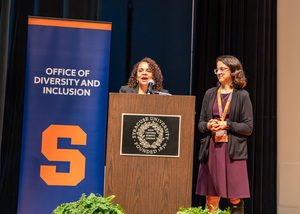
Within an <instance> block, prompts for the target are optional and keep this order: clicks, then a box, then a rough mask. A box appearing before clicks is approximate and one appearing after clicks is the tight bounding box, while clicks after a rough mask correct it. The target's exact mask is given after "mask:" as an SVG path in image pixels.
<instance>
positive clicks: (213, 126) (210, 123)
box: [207, 119, 219, 132]
mask: <svg viewBox="0 0 300 214" xmlns="http://www.w3.org/2000/svg"><path fill="white" fill-rule="evenodd" d="M218 127H219V124H218V121H217V120H214V119H211V120H209V121H208V123H207V128H208V129H209V130H211V131H212V132H216V131H217V130H218Z"/></svg>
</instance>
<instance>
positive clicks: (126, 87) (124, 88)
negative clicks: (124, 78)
mask: <svg viewBox="0 0 300 214" xmlns="http://www.w3.org/2000/svg"><path fill="white" fill-rule="evenodd" d="M160 92H164V93H169V91H168V90H165V89H162V90H161V91H160ZM119 93H129V94H138V93H139V85H137V86H136V87H135V88H134V89H133V90H132V88H131V87H130V86H129V85H123V86H122V87H121V88H120V90H119Z"/></svg>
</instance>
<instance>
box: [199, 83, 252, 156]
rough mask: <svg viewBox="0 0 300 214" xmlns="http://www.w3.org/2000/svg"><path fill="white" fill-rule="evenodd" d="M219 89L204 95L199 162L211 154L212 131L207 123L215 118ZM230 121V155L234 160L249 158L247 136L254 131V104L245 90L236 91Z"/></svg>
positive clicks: (200, 125)
mask: <svg viewBox="0 0 300 214" xmlns="http://www.w3.org/2000/svg"><path fill="white" fill-rule="evenodd" d="M217 91H218V87H214V88H211V89H208V90H207V91H206V93H205V95H204V98H203V102H202V107H201V113H200V119H199V124H198V129H199V131H200V132H202V133H204V134H205V136H204V138H202V139H201V142H200V152H199V160H201V161H205V160H206V159H207V157H208V153H209V142H210V136H211V131H210V130H209V129H208V128H207V123H208V121H209V120H210V119H212V118H213V105H214V102H215V99H216V96H217ZM229 120H230V121H231V124H232V125H231V127H230V128H229V130H228V132H227V133H228V154H229V156H230V157H231V159H233V160H242V159H247V158H248V150H247V136H249V135H251V133H252V130H253V113H252V103H251V100H250V97H249V93H248V92H247V91H246V90H244V89H234V90H233V94H232V100H231V104H230V111H229Z"/></svg>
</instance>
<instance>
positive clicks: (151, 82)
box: [146, 79, 154, 94]
mask: <svg viewBox="0 0 300 214" xmlns="http://www.w3.org/2000/svg"><path fill="white" fill-rule="evenodd" d="M153 86H154V80H153V79H150V80H148V88H147V93H146V94H154V93H153V91H152V88H153Z"/></svg>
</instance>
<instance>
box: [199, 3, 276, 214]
mask: <svg viewBox="0 0 300 214" xmlns="http://www.w3.org/2000/svg"><path fill="white" fill-rule="evenodd" d="M276 7H277V2H276V0H251V1H250V0H197V1H196V7H195V14H196V15H195V35H194V36H195V37H194V38H195V39H194V41H195V47H194V49H195V50H194V52H195V55H194V60H193V61H194V73H193V75H194V78H193V80H194V81H193V94H194V95H196V96H197V101H196V124H195V125H196V127H195V129H196V130H197V123H198V121H199V113H200V108H201V104H202V98H203V96H204V93H205V91H206V90H207V89H209V88H211V87H213V86H216V82H217V78H216V75H215V74H214V72H213V69H214V68H215V67H216V62H215V60H216V58H217V57H218V56H220V55H225V54H229V55H234V56H236V57H237V58H238V59H240V60H241V61H242V63H243V67H244V70H245V72H246V76H247V79H248V84H247V86H246V88H245V89H246V90H247V91H248V92H249V93H250V98H251V101H252V104H253V110H254V131H253V134H252V136H251V137H249V138H248V152H249V159H248V162H247V163H248V173H249V182H250V193H251V198H250V199H246V200H245V203H246V209H245V213H247V214H250V213H251V214H260V213H261V214H263V213H276V212H277V211H276V210H277V203H276V197H277V193H276V182H277V181H276V175H277V171H276V169H277V159H276V155H277V141H276V102H277V100H276V99H277V98H276V95H277V93H276V75H277V74H276V73H277V70H276V69H277V67H276V55H277V52H276V31H277V29H276V12H277V11H276ZM199 139H200V133H199V132H198V131H196V135H195V158H194V163H195V164H194V166H195V167H194V182H193V183H194V189H195V185H196V179H197V171H198V165H199V161H198V151H199ZM200 205H201V206H205V199H204V197H202V196H197V195H195V194H193V206H200ZM226 206H227V201H225V200H222V202H221V207H226Z"/></svg>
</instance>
